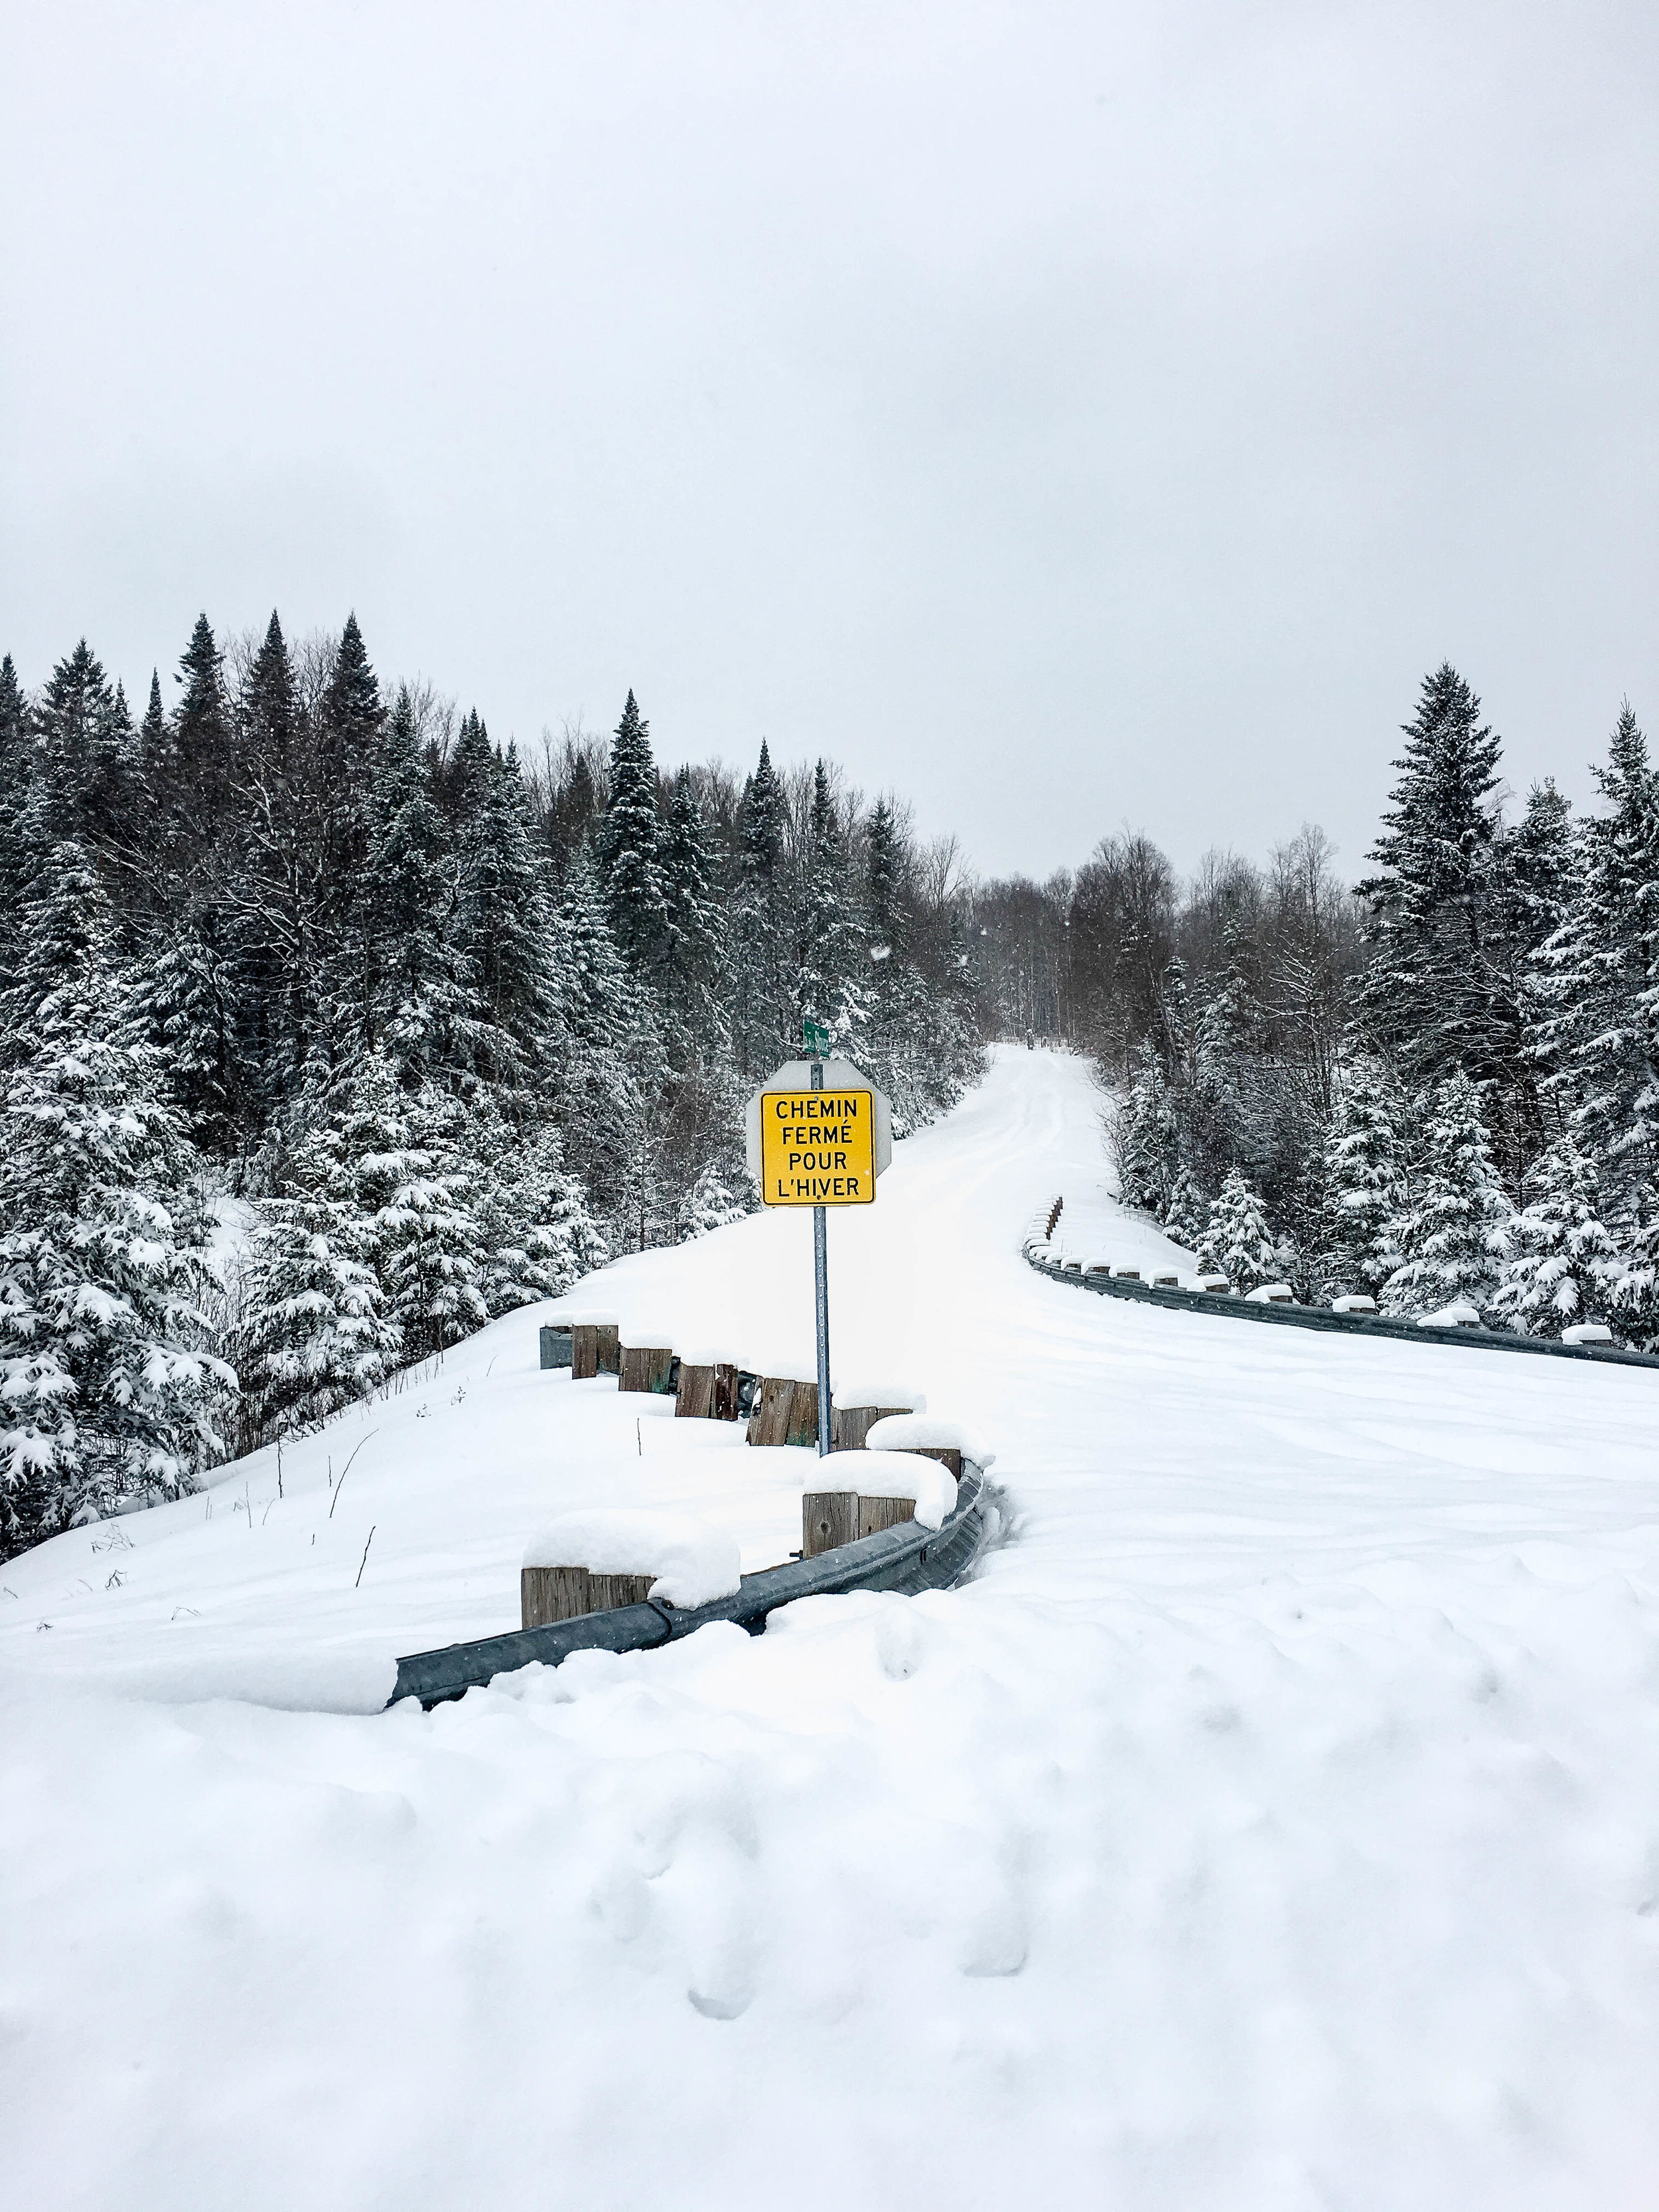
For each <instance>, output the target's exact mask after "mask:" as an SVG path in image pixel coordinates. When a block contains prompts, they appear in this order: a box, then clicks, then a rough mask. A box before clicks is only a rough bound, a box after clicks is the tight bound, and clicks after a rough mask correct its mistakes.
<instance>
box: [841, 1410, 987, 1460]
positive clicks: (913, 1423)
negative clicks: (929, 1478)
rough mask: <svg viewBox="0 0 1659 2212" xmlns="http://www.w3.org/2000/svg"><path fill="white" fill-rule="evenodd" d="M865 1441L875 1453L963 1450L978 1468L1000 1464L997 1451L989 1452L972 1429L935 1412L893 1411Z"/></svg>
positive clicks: (962, 1452) (966, 1457) (876, 1426)
mask: <svg viewBox="0 0 1659 2212" xmlns="http://www.w3.org/2000/svg"><path fill="white" fill-rule="evenodd" d="M865 1442H866V1443H867V1444H868V1445H869V1447H870V1449H871V1450H872V1452H884V1453H885V1452H896V1451H959V1452H960V1453H961V1454H962V1455H963V1459H970V1460H972V1462H974V1465H975V1467H978V1468H987V1467H994V1466H995V1465H996V1456H997V1455H996V1454H995V1453H994V1452H993V1451H987V1450H986V1449H985V1446H984V1445H983V1444H982V1443H981V1441H980V1439H979V1438H978V1437H976V1436H975V1434H974V1431H972V1430H971V1429H968V1428H964V1427H963V1425H962V1423H961V1422H960V1421H945V1420H940V1419H938V1418H937V1417H936V1416H934V1415H933V1414H931V1413H890V1414H889V1415H888V1416H887V1419H885V1420H884V1421H877V1422H876V1423H875V1424H874V1425H873V1426H872V1429H871V1431H870V1433H869V1435H868V1436H867V1437H866V1438H865Z"/></svg>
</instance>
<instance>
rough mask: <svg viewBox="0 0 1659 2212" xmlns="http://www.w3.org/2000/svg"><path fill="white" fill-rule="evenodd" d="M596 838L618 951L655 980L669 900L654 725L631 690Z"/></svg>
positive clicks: (632, 969)
mask: <svg viewBox="0 0 1659 2212" xmlns="http://www.w3.org/2000/svg"><path fill="white" fill-rule="evenodd" d="M594 843H595V848H596V851H597V854H598V857H599V863H600V866H601V867H602V868H603V870H604V877H605V909H606V912H607V914H608V915H609V917H610V921H611V936H612V937H613V939H615V941H616V946H617V952H618V953H619V954H620V955H621V957H622V959H623V964H624V965H625V966H626V967H627V968H628V969H629V972H630V974H632V975H635V977H637V978H639V979H641V980H642V981H647V982H654V981H655V980H656V978H657V976H658V975H659V973H660V970H661V966H662V963H663V959H664V957H665V953H666V951H667V945H668V902H667V899H666V896H665V893H664V889H663V880H662V865H661V858H660V854H659V845H660V843H661V830H660V825H659V821H658V816H657V771H656V769H655V767H654V765H653V762H652V758H651V726H650V724H649V723H648V722H647V721H645V720H643V719H642V718H641V714H640V710H639V708H638V706H637V705H636V703H635V698H634V694H633V693H632V692H631V691H630V692H629V695H628V703H627V705H626V706H625V707H624V708H623V717H622V720H621V721H620V722H618V723H617V730H616V735H615V737H614V738H612V740H611V788H610V793H609V795H608V797H607V799H606V801H605V813H604V815H603V817H601V819H600V822H599V830H598V833H597V836H596V837H595V840H594Z"/></svg>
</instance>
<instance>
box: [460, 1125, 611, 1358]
mask: <svg viewBox="0 0 1659 2212" xmlns="http://www.w3.org/2000/svg"><path fill="white" fill-rule="evenodd" d="M474 1129H475V1139H474V1140H475V1143H476V1144H477V1160H478V1165H479V1169H480V1175H479V1193H478V1199H477V1217H478V1224H479V1231H480V1243H481V1247H482V1249H483V1272H482V1275H481V1278H480V1284H479V1287H480V1289H481V1290H482V1291H483V1297H484V1303H485V1304H486V1305H487V1306H488V1307H489V1311H490V1313H491V1315H492V1316H493V1315H495V1314H502V1313H507V1312H510V1311H511V1310H512V1309H513V1307H515V1306H522V1305H530V1304H533V1303H534V1302H535V1300H537V1299H538V1298H550V1297H559V1296H561V1295H562V1293H563V1292H564V1291H568V1289H569V1287H570V1285H572V1283H574V1282H576V1281H578V1280H579V1279H580V1278H581V1277H582V1276H583V1275H586V1274H588V1273H591V1272H592V1269H593V1268H595V1267H603V1266H604V1264H605V1261H607V1260H608V1259H609V1258H610V1256H611V1253H610V1247H609V1246H608V1244H607V1243H606V1242H605V1236H604V1233H603V1231H601V1230H600V1228H599V1224H598V1223H597V1222H596V1221H595V1220H594V1218H593V1216H592V1212H591V1210H590V1209H589V1206H588V1203H587V1194H586V1192H585V1191H584V1189H583V1188H582V1186H581V1182H580V1178H579V1177H578V1176H574V1175H572V1174H571V1173H570V1172H569V1170H568V1169H567V1168H566V1166H565V1164H564V1157H563V1148H562V1145H561V1143H560V1140H559V1133H558V1131H557V1129H556V1127H554V1125H553V1124H552V1123H551V1122H544V1123H542V1124H541V1125H540V1127H538V1128H536V1129H534V1130H533V1131H532V1132H526V1131H524V1130H521V1129H518V1128H515V1127H513V1125H512V1124H511V1123H510V1122H508V1121H505V1120H503V1119H501V1117H500V1116H499V1115H497V1116H495V1118H494V1121H493V1123H490V1122H487V1121H485V1120H484V1119H483V1116H482V1115H477V1116H475V1121H474Z"/></svg>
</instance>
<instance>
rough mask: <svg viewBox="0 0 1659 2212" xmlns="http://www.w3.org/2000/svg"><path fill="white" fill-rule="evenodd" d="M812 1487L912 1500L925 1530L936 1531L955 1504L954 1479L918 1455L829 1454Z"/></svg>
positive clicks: (947, 1471)
mask: <svg viewBox="0 0 1659 2212" xmlns="http://www.w3.org/2000/svg"><path fill="white" fill-rule="evenodd" d="M883 1425H884V1424H883V1423H881V1422H879V1421H878V1423H877V1424H876V1426H877V1427H878V1428H880V1427H882V1426H883ZM813 1487H814V1488H815V1489H818V1490H856V1491H857V1492H858V1494H859V1496H860V1498H914V1499H915V1508H916V1518H917V1520H918V1521H920V1522H921V1525H922V1527H923V1528H939V1526H940V1524H941V1523H942V1522H943V1521H944V1519H945V1515H946V1514H947V1513H949V1512H950V1511H951V1510H952V1508H953V1507H954V1506H955V1504H956V1502H957V1485H956V1478H955V1476H954V1475H953V1474H951V1470H950V1468H947V1467H942V1466H941V1465H940V1464H939V1461H938V1460H936V1459H923V1458H922V1457H921V1455H920V1453H917V1452H904V1451H845V1452H831V1453H830V1454H829V1457H828V1458H827V1459H821V1460H820V1461H819V1462H818V1480H817V1481H816V1482H815V1483H814V1485H813Z"/></svg>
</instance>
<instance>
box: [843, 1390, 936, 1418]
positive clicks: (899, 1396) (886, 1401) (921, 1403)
mask: <svg viewBox="0 0 1659 2212" xmlns="http://www.w3.org/2000/svg"><path fill="white" fill-rule="evenodd" d="M830 1395H831V1397H832V1398H834V1400H835V1401H836V1405H838V1406H839V1407H842V1409H843V1410H844V1411H845V1412H847V1413H855V1412H861V1411H862V1410H863V1409H864V1408H865V1407H870V1406H891V1407H894V1408H895V1409H897V1407H901V1406H903V1407H908V1409H909V1411H910V1412H911V1413H926V1412H927V1399H926V1398H925V1397H924V1396H923V1395H922V1394H921V1391H920V1390H913V1389H910V1388H909V1386H908V1383H865V1382H859V1383H836V1385H835V1386H834V1388H833V1389H832V1390H831V1392H830Z"/></svg>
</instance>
